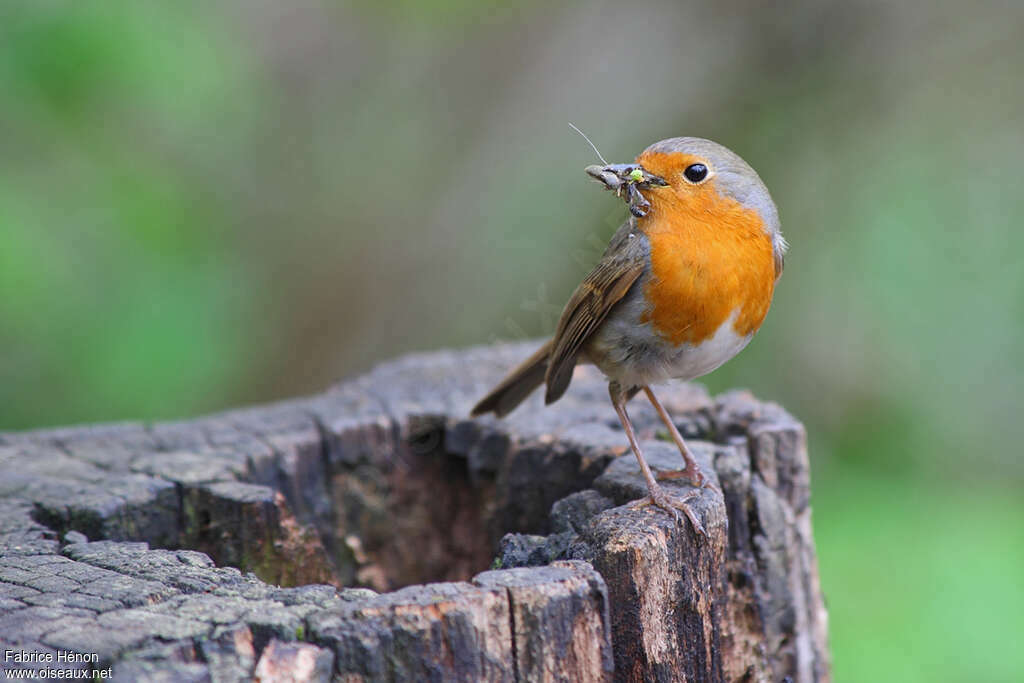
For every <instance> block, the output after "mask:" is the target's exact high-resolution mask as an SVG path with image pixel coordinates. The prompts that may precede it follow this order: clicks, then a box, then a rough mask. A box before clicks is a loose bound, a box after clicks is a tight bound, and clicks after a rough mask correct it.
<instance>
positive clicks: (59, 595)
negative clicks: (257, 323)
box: [0, 344, 829, 681]
mask: <svg viewBox="0 0 1024 683" xmlns="http://www.w3.org/2000/svg"><path fill="white" fill-rule="evenodd" d="M531 350H532V345H530V344H514V345H504V346H498V347H491V348H478V349H470V350H466V351H457V352H447V351H445V352H437V353H429V354H417V355H411V356H407V357H404V358H400V359H398V360H395V361H392V362H390V363H386V364H383V365H381V366H379V367H377V368H375V369H374V370H372V371H371V372H369V373H367V374H365V375H363V376H361V377H357V378H355V379H352V380H349V381H346V382H343V383H341V384H340V385H338V386H336V387H334V388H332V389H331V390H329V391H327V392H325V393H324V394H321V395H317V396H313V397H309V398H304V399H297V400H292V401H286V402H282V403H277V404H272V405H266V406H258V407H253V408H245V409H241V410H236V411H231V412H227V413H223V414H219V415H213V416H209V417H203V418H198V419H194V420H187V421H181V422H161V423H153V424H143V423H125V424H112V425H98V426H83V427H69V428H62V429H53V430H41V431H35V432H24V433H3V434H0V467H2V469H0V473H2V474H0V652H2V653H3V657H0V666H2V667H4V668H5V669H27V668H34V669H43V668H50V669H82V670H91V671H93V672H101V671H104V670H106V669H111V670H112V674H113V675H114V677H115V678H117V679H120V680H132V681H137V680H211V679H212V680H215V681H232V680H239V681H242V680H252V679H254V678H255V679H258V680H303V681H314V680H318V681H319V680H332V679H333V680H337V681H371V680H372V681H377V680H381V681H407V680H436V681H447V680H453V681H480V680H496V681H505V680H507V681H577V680H585V681H606V680H608V681H611V680H622V681H683V680H685V681H779V680H784V679H787V678H788V679H789V680H791V681H826V680H828V677H829V668H828V651H827V643H826V613H825V609H824V606H823V603H822V597H821V591H820V588H819V583H818V573H817V567H816V560H815V555H814V544H813V539H812V535H811V518H810V514H811V512H810V506H809V499H810V484H809V482H810V480H809V469H808V460H807V451H806V436H805V433H804V430H803V427H802V426H801V425H800V424H799V423H798V422H797V421H796V420H794V419H793V418H792V417H791V416H790V415H788V414H787V413H786V412H785V411H784V410H783V409H782V408H781V407H779V406H777V405H774V404H767V403H760V402H758V401H756V400H755V399H754V398H753V397H752V396H750V395H749V394H746V393H741V392H733V393H728V394H725V395H723V396H720V397H718V398H715V399H712V398H710V397H709V396H708V395H707V394H706V393H705V392H704V391H703V389H701V388H700V387H698V386H696V385H688V384H679V385H676V386H673V387H672V388H670V389H668V390H663V395H662V400H663V402H664V403H665V404H666V407H668V409H669V411H670V412H671V413H672V414H673V416H674V417H675V418H676V421H677V424H678V426H679V428H680V431H681V432H682V433H683V435H684V436H686V437H687V438H688V439H689V441H690V444H691V445H692V447H693V449H694V451H695V453H696V455H697V457H698V460H699V462H700V464H701V467H702V469H703V470H704V472H705V474H706V475H708V476H709V477H710V478H711V479H712V480H713V481H717V482H718V483H719V484H720V486H721V489H722V493H721V494H719V493H717V492H715V491H712V490H705V491H704V492H703V494H702V495H701V497H700V498H699V499H697V501H696V508H697V510H698V512H699V514H700V515H701V517H702V519H703V522H704V526H705V528H706V529H707V530H708V532H709V538H704V537H702V536H699V535H697V534H696V533H695V532H694V530H693V529H692V528H691V527H690V526H689V525H686V526H683V525H679V524H676V523H675V522H673V521H672V520H671V519H670V517H669V516H668V515H667V514H665V513H664V512H662V511H660V510H658V509H657V508H650V507H648V508H640V509H631V508H628V507H625V506H624V504H625V503H627V502H629V501H631V500H634V499H636V498H639V497H641V496H642V495H643V494H644V492H645V489H644V486H643V480H642V478H641V477H640V473H639V468H638V467H637V465H636V462H635V458H633V456H632V454H631V453H630V452H629V450H628V448H627V445H626V440H625V436H624V434H623V433H622V431H621V428H620V427H619V426H618V421H617V419H616V417H615V414H614V411H613V410H612V408H611V405H610V403H609V402H608V399H607V391H606V384H605V382H604V381H603V379H602V378H601V377H600V376H599V375H598V373H597V372H596V371H595V370H593V369H591V368H579V369H578V370H577V376H576V378H575V380H574V383H573V386H572V388H571V389H570V391H569V392H568V394H567V395H566V396H565V397H564V398H563V399H562V400H561V401H560V402H559V403H557V404H555V405H553V406H550V407H547V408H543V407H542V405H541V402H540V399H539V396H534V397H532V398H531V400H529V401H528V402H527V403H526V404H524V405H523V406H522V407H521V408H520V409H519V410H518V411H516V412H515V413H513V414H512V415H511V416H509V418H507V419H505V420H496V419H493V418H482V419H477V420H471V419H469V418H468V417H467V414H468V411H469V408H470V407H471V405H472V403H473V401H474V400H475V399H476V398H478V397H479V396H480V395H482V393H483V392H484V391H485V390H486V389H488V388H489V387H490V385H492V384H493V383H494V382H496V381H497V380H498V379H499V378H500V377H501V375H502V374H503V373H504V372H505V371H506V370H507V369H508V368H509V367H511V366H512V365H513V364H515V363H516V362H518V361H519V360H521V358H523V357H525V356H526V355H527V354H528V353H529V352H530V351H531ZM631 414H632V415H633V419H634V422H635V424H636V426H637V428H638V432H639V434H640V435H641V438H642V439H643V445H644V447H645V448H646V450H647V454H648V457H649V461H650V462H651V464H652V465H653V466H655V467H659V466H660V467H663V468H675V467H678V466H679V464H680V463H681V460H680V458H679V455H678V452H677V451H676V450H675V447H674V446H673V445H672V444H671V442H670V441H667V439H666V436H667V435H666V434H664V432H663V431H662V430H661V429H660V427H659V423H658V420H657V416H656V415H655V413H654V411H653V410H651V409H650V408H649V406H647V405H646V404H644V403H642V402H640V401H636V402H635V403H634V404H632V405H631ZM669 486H671V485H669Z"/></svg>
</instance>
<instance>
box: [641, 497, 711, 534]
mask: <svg viewBox="0 0 1024 683" xmlns="http://www.w3.org/2000/svg"><path fill="white" fill-rule="evenodd" d="M700 493H701V492H700V489H698V490H696V491H688V492H687V493H686V495H684V496H683V497H682V498H681V499H673V498H672V496H669V495H668V494H667V493H665V492H664V491H663V490H662V489H661V488H660V487H659V488H658V489H656V490H652V491H650V494H649V495H647V496H644V497H643V498H640V499H639V500H634V501H633V502H631V503H629V505H628V506H627V507H629V508H631V509H634V510H638V509H640V508H643V507H647V506H648V505H656V506H658V507H660V508H661V509H662V510H665V511H666V512H668V513H669V514H671V515H672V517H673V518H674V519H675V521H676V524H682V522H683V517H682V515H680V514H679V511H680V510H682V511H683V514H685V515H686V518H687V519H689V520H690V524H692V525H693V528H694V529H696V530H697V532H698V533H699V534H700V535H701V536H703V537H704V538H708V532H707V530H705V529H704V525H703V524H701V521H700V518H699V517H698V516H697V513H696V512H694V511H693V509H692V508H691V507H690V506H689V505H687V503H688V502H689V501H690V500H692V499H694V498H697V497H699V496H700Z"/></svg>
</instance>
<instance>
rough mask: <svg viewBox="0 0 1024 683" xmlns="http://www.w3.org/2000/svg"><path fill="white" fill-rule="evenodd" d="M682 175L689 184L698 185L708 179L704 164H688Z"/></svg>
mask: <svg viewBox="0 0 1024 683" xmlns="http://www.w3.org/2000/svg"><path fill="white" fill-rule="evenodd" d="M683 175H684V176H686V179H687V180H689V181H690V182H691V183H699V182H700V181H702V180H704V179H705V178H707V177H708V167H707V166H705V165H704V164H690V165H689V166H687V167H686V170H685V171H683Z"/></svg>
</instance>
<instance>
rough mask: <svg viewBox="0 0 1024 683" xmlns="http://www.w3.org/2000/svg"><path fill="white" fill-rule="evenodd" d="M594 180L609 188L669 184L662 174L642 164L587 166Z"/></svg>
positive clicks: (647, 187) (587, 170)
mask: <svg viewBox="0 0 1024 683" xmlns="http://www.w3.org/2000/svg"><path fill="white" fill-rule="evenodd" d="M584 170H585V171H586V172H587V175H589V176H590V177H591V178H593V179H594V180H598V181H600V182H601V183H603V184H604V186H605V187H606V188H608V189H609V190H618V189H619V188H621V187H623V186H624V185H629V184H631V183H632V184H634V185H636V187H638V188H640V189H642V190H649V189H651V188H652V187H664V186H666V185H668V182H666V181H665V179H664V178H662V177H661V176H656V175H654V174H653V173H651V172H650V171H648V170H647V169H645V168H644V167H643V166H641V165H640V164H608V165H607V166H598V165H597V164H594V165H593V166H587V167H586V168H585V169H584Z"/></svg>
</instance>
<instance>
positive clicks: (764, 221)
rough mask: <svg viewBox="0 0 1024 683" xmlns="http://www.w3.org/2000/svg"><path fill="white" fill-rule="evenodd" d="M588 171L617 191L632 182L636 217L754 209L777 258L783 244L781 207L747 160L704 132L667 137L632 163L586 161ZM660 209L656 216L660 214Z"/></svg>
mask: <svg viewBox="0 0 1024 683" xmlns="http://www.w3.org/2000/svg"><path fill="white" fill-rule="evenodd" d="M586 170H587V173H588V174H589V175H590V176H591V177H593V178H596V179H598V180H600V181H601V182H603V183H604V184H605V186H606V187H608V188H609V189H612V190H616V191H617V192H620V193H621V188H622V187H628V185H629V184H630V183H632V185H633V187H634V188H635V189H636V190H637V191H638V192H637V193H638V194H641V197H640V201H639V202H638V205H639V207H640V209H641V210H640V211H637V210H633V209H634V206H633V204H632V203H630V196H629V195H627V203H630V208H631V210H633V214H634V215H635V216H637V217H638V218H650V219H658V218H659V217H660V216H664V215H667V214H674V215H702V214H706V213H707V212H709V211H715V210H725V209H726V208H729V209H730V210H737V209H738V210H740V211H744V212H746V211H749V212H752V215H753V216H755V217H756V218H757V219H758V220H759V221H760V223H761V226H762V228H763V229H764V231H765V232H766V233H768V235H769V236H770V237H771V239H772V245H773V247H774V249H775V252H776V258H777V259H779V260H780V261H781V258H782V255H783V254H784V253H785V251H786V248H787V246H788V245H787V244H786V241H785V239H783V237H782V233H781V230H780V225H779V212H778V209H776V207H775V202H773V201H772V198H771V195H770V194H769V193H768V188H766V187H765V185H764V183H763V182H762V181H761V178H760V177H759V176H758V175H757V172H756V171H754V169H753V168H751V167H750V165H749V164H748V163H747V162H745V161H744V160H743V159H741V158H740V156H739V155H738V154H736V153H735V152H733V151H731V150H729V149H727V148H725V147H723V146H722V145H719V144H718V143H716V142H712V141H710V140H704V139H702V138H687V137H682V138H668V139H667V140H661V141H660V142H656V143H654V144H653V145H651V146H650V147H648V148H647V149H645V150H644V151H643V152H641V153H640V155H639V156H637V158H636V161H635V163H633V164H610V165H608V166H590V167H588V168H587V169H586ZM659 215H660V216H659Z"/></svg>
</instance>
